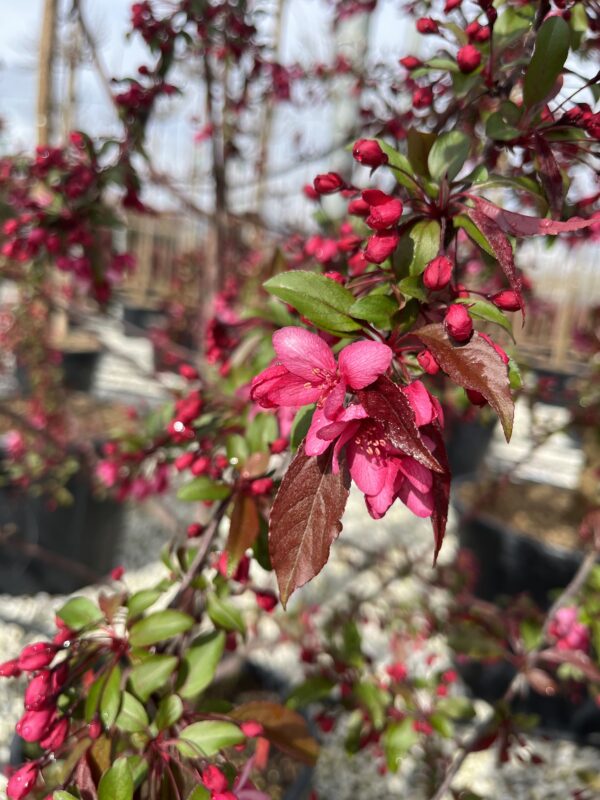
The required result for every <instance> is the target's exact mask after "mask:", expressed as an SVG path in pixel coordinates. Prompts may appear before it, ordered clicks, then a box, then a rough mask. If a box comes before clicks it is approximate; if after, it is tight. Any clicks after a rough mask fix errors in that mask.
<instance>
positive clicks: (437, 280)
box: [423, 256, 452, 292]
mask: <svg viewBox="0 0 600 800" xmlns="http://www.w3.org/2000/svg"><path fill="white" fill-rule="evenodd" d="M451 277H452V262H451V261H450V259H449V258H446V256H437V258H434V259H432V260H431V261H430V262H429V264H427V266H426V267H425V272H424V273H423V283H424V284H425V286H426V287H427V288H428V289H430V290H431V291H432V292H437V291H439V290H440V289H444V288H445V287H446V286H447V285H448V284H449V283H450V278H451Z"/></svg>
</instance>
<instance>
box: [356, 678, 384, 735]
mask: <svg viewBox="0 0 600 800" xmlns="http://www.w3.org/2000/svg"><path fill="white" fill-rule="evenodd" d="M354 694H355V695H356V698H357V699H358V701H359V702H360V703H362V704H363V705H364V706H365V708H366V709H367V711H368V712H369V714H370V716H371V719H372V721H373V725H374V726H375V729H376V730H381V728H383V725H384V723H385V711H386V708H387V707H388V705H389V701H390V695H389V693H388V692H385V691H384V690H383V689H380V688H379V687H378V686H375V684H373V683H367V682H366V681H363V682H362V683H359V684H357V685H356V686H355V687H354Z"/></svg>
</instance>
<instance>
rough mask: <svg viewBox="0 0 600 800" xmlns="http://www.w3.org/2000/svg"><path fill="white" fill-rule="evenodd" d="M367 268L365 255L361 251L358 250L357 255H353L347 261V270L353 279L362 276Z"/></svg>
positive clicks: (367, 263)
mask: <svg viewBox="0 0 600 800" xmlns="http://www.w3.org/2000/svg"><path fill="white" fill-rule="evenodd" d="M368 266H369V262H368V261H367V259H366V258H365V254H364V253H363V251H362V250H359V252H358V253H355V254H354V255H353V256H352V258H349V259H348V270H349V272H350V275H352V277H353V278H355V277H356V276H357V275H362V274H363V272H364V271H365V270H366V268H367V267H368Z"/></svg>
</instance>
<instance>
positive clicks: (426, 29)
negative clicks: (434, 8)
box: [417, 17, 439, 34]
mask: <svg viewBox="0 0 600 800" xmlns="http://www.w3.org/2000/svg"><path fill="white" fill-rule="evenodd" d="M417 30H418V31H419V33H423V34H431V33H437V32H438V31H439V26H438V24H437V22H436V21H435V20H434V19H433V18H432V17H421V18H420V19H418V20H417Z"/></svg>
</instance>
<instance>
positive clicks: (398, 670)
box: [385, 663, 408, 682]
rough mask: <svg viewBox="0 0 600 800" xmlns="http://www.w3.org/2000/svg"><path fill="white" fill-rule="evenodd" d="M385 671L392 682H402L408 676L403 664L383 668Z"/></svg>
mask: <svg viewBox="0 0 600 800" xmlns="http://www.w3.org/2000/svg"><path fill="white" fill-rule="evenodd" d="M385 671H386V672H387V674H388V675H389V676H390V678H391V679H392V680H393V681H397V682H400V681H403V680H404V679H405V678H406V676H407V675H408V670H407V669H406V667H405V666H404V664H400V663H396V664H390V665H389V666H388V667H386V668H385Z"/></svg>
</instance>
